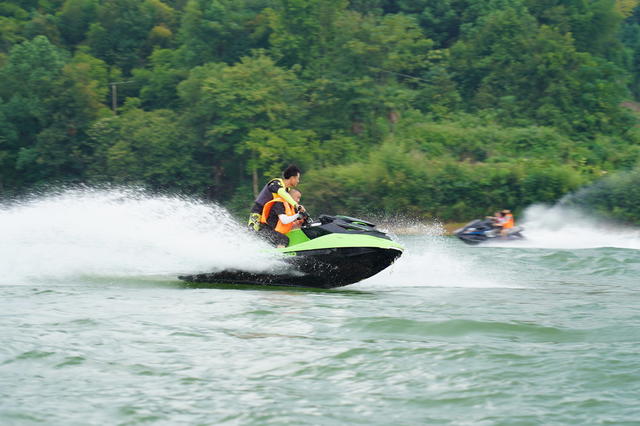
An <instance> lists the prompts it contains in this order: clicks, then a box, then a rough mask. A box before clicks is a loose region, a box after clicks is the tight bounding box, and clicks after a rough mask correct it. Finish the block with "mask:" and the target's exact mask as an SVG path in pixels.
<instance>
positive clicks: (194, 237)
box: [0, 188, 279, 284]
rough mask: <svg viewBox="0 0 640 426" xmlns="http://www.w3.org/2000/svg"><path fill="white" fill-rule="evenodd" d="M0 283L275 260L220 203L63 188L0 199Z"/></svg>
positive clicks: (250, 265) (171, 272)
mask: <svg viewBox="0 0 640 426" xmlns="http://www.w3.org/2000/svg"><path fill="white" fill-rule="evenodd" d="M0 235H2V245H1V246H0V271H2V273H1V274H0V284H20V283H25V282H34V281H38V280H43V281H46V282H51V281H57V280H60V281H69V280H73V279H76V278H77V279H82V278H83V277H84V278H86V277H136V276H138V277H142V276H165V277H166V278H168V279H175V278H176V276H177V275H179V274H181V273H194V272H212V271H216V270H222V269H229V268H235V269H242V270H247V271H263V270H269V269H271V268H275V267H277V266H278V265H279V261H278V260H277V259H275V258H274V257H273V256H272V255H269V254H267V253H266V251H268V249H269V246H267V245H266V244H265V243H264V242H262V241H260V240H258V239H257V238H255V237H254V236H252V235H250V234H249V233H248V232H246V231H245V229H244V227H243V226H241V225H240V224H238V223H237V222H236V221H234V219H233V218H232V217H231V215H230V214H229V213H228V212H227V211H226V210H225V209H223V208H222V207H220V206H217V205H212V204H207V203H203V202H200V201H197V200H193V199H189V198H182V197H172V196H156V195H149V194H147V193H145V192H144V191H142V190H137V189H132V188H118V189H90V188H83V189H71V190H64V191H61V192H58V193H52V194H48V195H44V196H40V197H34V198H32V199H30V200H26V201H23V202H19V203H14V204H11V205H2V206H0Z"/></svg>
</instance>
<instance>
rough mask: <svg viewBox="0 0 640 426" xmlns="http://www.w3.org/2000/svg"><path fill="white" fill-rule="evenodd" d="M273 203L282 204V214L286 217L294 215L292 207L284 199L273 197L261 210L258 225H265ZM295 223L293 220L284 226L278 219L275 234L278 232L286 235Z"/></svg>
mask: <svg viewBox="0 0 640 426" xmlns="http://www.w3.org/2000/svg"><path fill="white" fill-rule="evenodd" d="M274 203H282V204H284V214H286V215H287V216H292V215H294V214H295V212H294V211H293V206H292V205H291V204H289V203H287V202H286V201H285V199H284V198H282V197H280V196H277V197H273V200H271V201H267V203H266V204H265V205H264V208H263V209H262V217H260V223H267V219H268V218H269V213H270V212H271V207H273V204H274ZM295 223H296V221H295V220H294V221H293V222H291V223H287V224H286V225H285V224H284V223H282V222H281V221H280V218H278V223H277V224H276V228H275V230H276V232H279V233H281V234H286V233H287V232H289V231H291V228H293V225H294V224H295Z"/></svg>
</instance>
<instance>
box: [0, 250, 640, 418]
mask: <svg viewBox="0 0 640 426" xmlns="http://www.w3.org/2000/svg"><path fill="white" fill-rule="evenodd" d="M403 243H404V244H406V245H407V252H406V253H405V255H404V256H403V258H404V259H401V261H399V262H398V264H396V265H394V267H393V269H392V270H391V271H389V272H388V273H386V274H384V275H382V276H381V278H377V279H373V280H370V281H365V282H363V283H359V284H356V285H353V286H348V287H345V288H343V289H338V290H332V291H314V290H313V291H299V290H288V289H277V290H260V289H248V290H247V289H244V290H243V289H237V288H235V289H225V288H219V287H218V288H196V289H193V288H187V287H185V286H184V285H183V284H182V283H181V282H179V281H177V280H175V279H174V278H172V277H151V278H150V277H146V278H141V277H130V278H128V277H124V278H123V277H119V278H110V277H95V276H91V277H83V276H82V275H80V274H78V275H76V276H74V277H71V278H69V279H68V280H64V281H62V282H61V281H60V280H57V281H51V282H49V281H47V280H46V279H42V278H39V279H37V280H33V281H26V282H16V283H13V284H4V285H2V286H0V341H1V345H0V424H2V425H12V424H16V425H22V424H57V425H75V424H77V425H94V424H95V425H105V424H252V425H264V424H313V425H317V424H320V425H343V424H381V425H389V424H407V425H413V424H459V425H493V424H501V425H538V424H576V425H586V424H640V403H639V402H638V401H639V395H640V296H639V287H640V278H638V277H640V254H639V253H640V252H639V251H637V250H628V249H627V250H625V249H615V248H596V249H581V250H549V249H525V248H474V247H467V246H464V245H462V244H461V243H459V242H458V241H453V240H448V241H446V244H442V243H438V244H439V245H438V246H436V247H435V248H433V247H431V246H429V243H428V242H426V243H425V242H424V241H423V240H421V239H419V238H413V239H412V238H405V239H404V241H403ZM401 262H405V263H401ZM447 262H448V263H447Z"/></svg>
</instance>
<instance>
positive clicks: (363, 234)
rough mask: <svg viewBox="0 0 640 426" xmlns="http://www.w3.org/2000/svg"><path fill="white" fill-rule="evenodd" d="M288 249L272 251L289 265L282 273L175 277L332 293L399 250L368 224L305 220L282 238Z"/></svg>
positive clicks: (347, 219)
mask: <svg viewBox="0 0 640 426" xmlns="http://www.w3.org/2000/svg"><path fill="white" fill-rule="evenodd" d="M287 236H288V237H289V245H288V246H287V247H286V248H279V249H274V250H276V251H277V252H279V253H281V254H282V255H283V260H284V261H285V262H286V263H287V264H288V266H289V267H288V268H284V269H285V270H283V272H282V273H254V272H247V271H240V270H225V271H221V272H212V273H205V274H197V275H184V276H180V277H178V278H180V279H181V280H183V281H187V282H189V283H227V284H251V285H273V286H291V287H315V288H334V287H341V286H345V285H349V284H353V283H356V282H358V281H362V280H364V279H365V278H369V277H371V276H373V275H375V274H377V273H378V272H380V271H382V270H383V269H385V268H387V267H388V266H389V265H391V264H392V263H393V262H394V261H395V260H396V259H397V258H398V257H400V255H401V254H402V251H403V247H402V246H401V245H399V244H398V243H396V242H394V241H393V240H391V238H390V237H389V236H388V235H387V234H385V233H384V232H382V231H380V230H378V229H376V227H375V225H374V224H373V223H370V222H367V221H364V220H361V219H356V218H353V217H348V216H328V215H321V216H320V217H319V218H318V221H312V220H310V219H308V218H307V220H306V221H305V223H304V224H303V225H302V226H301V227H300V228H299V229H294V230H293V231H291V232H289V233H287Z"/></svg>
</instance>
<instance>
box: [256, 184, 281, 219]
mask: <svg viewBox="0 0 640 426" xmlns="http://www.w3.org/2000/svg"><path fill="white" fill-rule="evenodd" d="M280 188H282V183H281V182H280V181H279V180H277V179H273V180H271V181H269V182H267V184H266V185H265V186H264V188H262V191H260V193H259V194H258V196H257V197H256V201H255V202H254V203H253V207H251V213H258V214H262V209H263V208H264V205H265V204H267V202H269V201H271V200H272V199H273V194H276V193H277V192H278V190H279V189H280ZM274 228H275V225H274Z"/></svg>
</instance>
